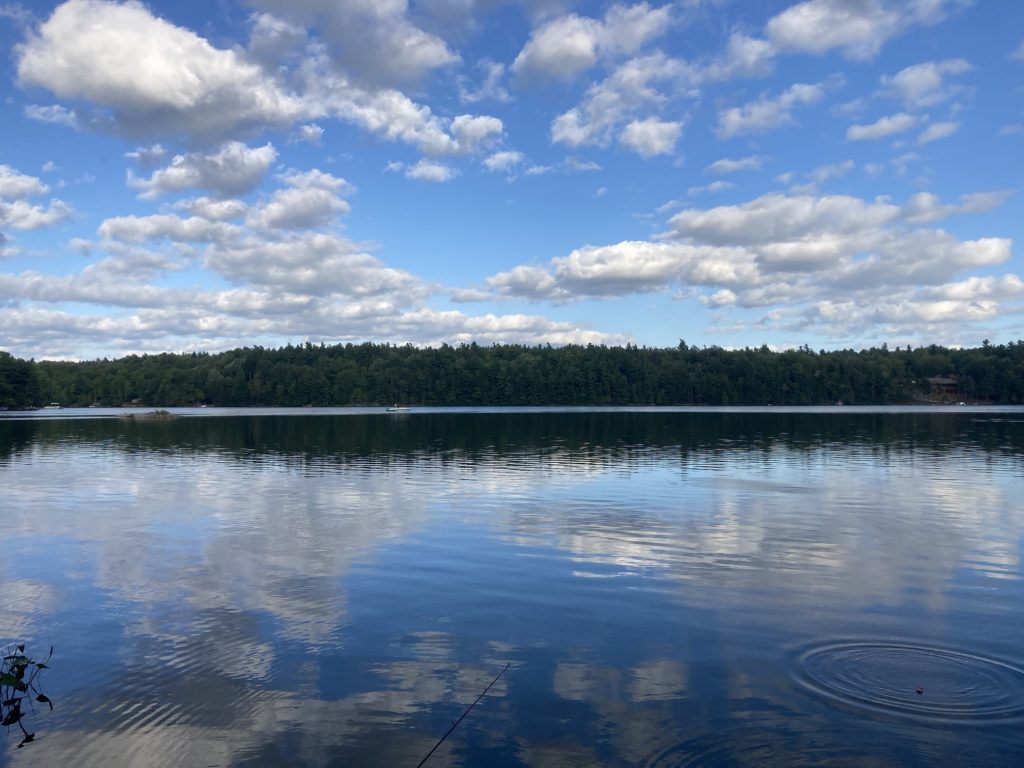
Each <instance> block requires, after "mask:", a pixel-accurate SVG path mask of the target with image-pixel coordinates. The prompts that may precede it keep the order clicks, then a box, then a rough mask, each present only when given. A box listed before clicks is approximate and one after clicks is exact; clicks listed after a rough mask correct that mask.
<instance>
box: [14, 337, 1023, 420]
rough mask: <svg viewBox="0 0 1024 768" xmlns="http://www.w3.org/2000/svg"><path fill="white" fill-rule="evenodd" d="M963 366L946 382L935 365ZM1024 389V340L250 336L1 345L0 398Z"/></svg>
mask: <svg viewBox="0 0 1024 768" xmlns="http://www.w3.org/2000/svg"><path fill="white" fill-rule="evenodd" d="M935 376H952V377H956V385H955V387H954V388H953V391H951V392H945V393H943V394H942V395H941V396H938V395H936V394H935V393H934V392H933V391H932V390H931V388H930V385H929V383H928V381H927V379H928V377H935ZM928 399H954V400H965V401H980V402H992V403H1024V341H1017V342H1011V343H1009V344H999V345H993V344H989V343H987V342H986V343H985V344H984V345H983V346H981V347H978V348H975V349H948V348H945V347H938V346H935V345H932V346H928V347H919V348H917V349H911V348H910V347H907V348H905V349H889V348H888V347H886V346H885V345H883V346H882V347H881V348H873V349H866V350H860V351H854V350H838V351H832V352H826V351H824V350H823V351H821V352H815V351H814V350H812V349H810V348H808V347H806V346H805V347H804V348H802V349H798V350H790V351H786V352H773V351H770V350H769V349H768V348H767V347H761V348H759V349H740V350H725V349H722V348H720V347H701V348H698V347H691V346H687V345H686V344H685V343H684V342H680V343H679V345H678V346H677V347H673V348H667V349H656V348H648V347H635V346H626V347H604V346H585V347H584V346H567V347H551V346H544V347H528V346H519V345H496V346H490V347H485V346H478V345H476V344H469V345H463V346H459V347H452V346H448V345H443V346H441V347H438V348H426V349H421V348H417V347H413V346H393V345H389V344H371V343H366V344H357V345H355V344H344V345H341V344H339V345H335V346H325V345H320V346H316V345H313V344H306V345H304V346H290V345H289V346H287V347H283V348H281V349H265V348H262V347H252V348H248V347H247V348H243V349H235V350H231V351H229V352H222V353H219V354H206V353H191V354H160V355H143V356H141V357H140V356H137V355H132V356H129V357H124V358H120V359H117V360H105V359H104V360H94V361H89V362H80V363H70V362H46V361H44V362H31V361H23V360H18V359H16V358H13V357H12V356H11V355H9V354H7V353H3V352H0V407H2V406H6V407H18V406H24V405H35V406H39V405H44V404H46V403H48V402H59V403H61V404H63V405H65V406H68V405H76V406H84V405H93V404H96V405H112V406H120V405H123V404H127V403H135V404H139V405H147V406H181V405H195V404H199V403H205V404H210V405H220V406H255V405H261V406H302V405H382V404H390V403H404V404H414V405H442V406H444V405H627V404H652V405H687V404H693V405H767V404H775V405H814V404H827V403H835V402H839V401H842V402H844V403H847V404H878V403H906V402H913V401H920V400H928Z"/></svg>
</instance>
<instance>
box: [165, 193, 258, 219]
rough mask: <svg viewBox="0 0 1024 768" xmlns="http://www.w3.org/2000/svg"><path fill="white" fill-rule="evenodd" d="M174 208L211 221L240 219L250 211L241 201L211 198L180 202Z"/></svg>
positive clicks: (196, 198) (197, 198)
mask: <svg viewBox="0 0 1024 768" xmlns="http://www.w3.org/2000/svg"><path fill="white" fill-rule="evenodd" d="M174 208H175V209H176V210H179V211H185V212H186V213H189V214H191V215H193V216H199V217H200V218H203V219H208V220H210V221H229V220H231V219H238V218H241V217H242V216H244V215H245V212H246V211H247V210H248V206H247V205H246V204H245V203H243V202H242V201H241V200H214V199H212V198H209V197H195V198H192V199H190V200H179V201H178V202H176V203H175V204H174Z"/></svg>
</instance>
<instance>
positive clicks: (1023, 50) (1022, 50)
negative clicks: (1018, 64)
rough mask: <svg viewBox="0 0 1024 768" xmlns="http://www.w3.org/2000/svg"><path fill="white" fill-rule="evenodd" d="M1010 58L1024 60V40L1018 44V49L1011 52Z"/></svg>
mask: <svg viewBox="0 0 1024 768" xmlns="http://www.w3.org/2000/svg"><path fill="white" fill-rule="evenodd" d="M1010 58H1011V59H1016V60H1017V61H1024V41H1021V44H1020V45H1018V46H1017V50H1015V51H1014V52H1013V53H1011V54H1010Z"/></svg>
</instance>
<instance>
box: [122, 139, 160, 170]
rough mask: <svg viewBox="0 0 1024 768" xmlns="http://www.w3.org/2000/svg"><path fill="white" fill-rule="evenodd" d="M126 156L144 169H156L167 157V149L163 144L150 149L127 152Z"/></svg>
mask: <svg viewBox="0 0 1024 768" xmlns="http://www.w3.org/2000/svg"><path fill="white" fill-rule="evenodd" d="M124 156H125V157H127V158H128V159H129V160H134V161H135V162H137V163H138V164H139V165H141V166H142V167H143V168H154V167H156V166H158V165H160V163H162V162H163V161H164V158H165V157H167V149H166V148H165V147H164V146H163V145H162V144H153V145H152V146H150V147H138V148H137V149H135V150H134V151H132V152H125V153H124Z"/></svg>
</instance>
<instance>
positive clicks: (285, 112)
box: [15, 0, 467, 154]
mask: <svg viewBox="0 0 1024 768" xmlns="http://www.w3.org/2000/svg"><path fill="white" fill-rule="evenodd" d="M266 4H268V5H274V4H276V3H274V2H271V1H270V0H267V3H266ZM280 5H281V6H282V10H284V9H285V6H286V5H287V8H289V9H293V10H294V11H295V13H296V14H298V15H299V16H303V17H304V18H305V17H306V16H309V14H312V16H311V17H310V18H312V17H313V16H315V17H317V18H320V15H323V18H327V17H328V16H329V17H330V19H334V20H337V19H342V18H345V19H347V18H349V15H352V14H354V15H355V16H354V17H359V18H360V19H362V18H363V16H367V18H370V17H372V19H370V21H371V22H372V23H373V24H377V23H378V22H379V23H380V24H381V25H383V27H386V28H387V29H388V30H390V31H389V32H388V33H387V34H388V35H390V34H391V32H394V31H395V30H398V32H399V34H398V37H388V40H389V41H390V42H391V43H396V44H397V43H399V42H402V41H403V40H404V42H408V43H410V46H409V48H401V50H398V51H392V52H391V54H393V55H391V54H389V55H387V56H384V55H381V53H380V51H381V50H386V49H387V46H385V47H384V48H379V47H374V46H377V43H378V42H379V39H378V38H377V37H375V36H374V34H375V33H373V32H372V31H368V30H367V29H364V28H362V27H360V26H359V25H356V26H351V25H350V26H349V27H346V29H347V31H344V32H343V33H339V34H351V35H356V36H359V37H360V40H359V41H357V42H358V45H356V46H355V47H349V46H342V48H343V49H344V51H348V53H347V54H346V53H343V54H341V55H349V54H351V55H352V56H354V57H359V56H364V55H365V59H366V60H365V61H364V63H365V64H366V66H367V69H366V71H365V72H364V74H366V75H367V77H368V78H369V80H368V81H367V82H363V81H362V80H357V79H354V78H353V77H352V76H351V75H350V74H346V73H343V72H340V71H339V70H338V69H337V68H336V66H335V65H336V63H337V62H336V61H334V60H332V59H331V58H330V56H329V55H328V53H327V52H325V49H324V47H323V46H322V45H317V44H313V43H309V44H308V45H307V46H306V47H305V48H304V49H302V51H301V57H299V58H296V59H295V60H294V61H289V62H288V66H286V67H281V68H265V67H264V66H263V65H261V64H260V63H259V62H258V61H257V58H254V57H253V56H250V55H249V54H248V53H246V52H245V51H244V50H242V49H239V48H232V49H220V48H216V47H214V46H213V45H211V44H210V43H209V42H208V41H207V40H206V39H204V38H202V37H200V36H199V35H197V34H196V33H194V32H193V31H191V30H189V29H185V28H183V27H178V26H175V25H174V24H171V23H170V22H168V21H166V20H163V19H159V18H157V17H155V16H153V15H152V14H151V13H150V12H149V11H148V10H147V8H146V7H145V6H143V5H142V4H141V3H135V2H129V3H124V4H118V3H115V2H108V1H107V0H68V2H66V3H64V4H62V5H60V6H58V7H57V9H56V10H55V11H54V12H53V14H52V15H51V16H50V18H49V19H47V20H46V21H45V22H43V23H42V24H41V25H40V26H39V28H38V29H37V30H36V31H35V32H33V33H32V34H30V35H29V36H28V39H27V40H26V41H25V42H24V43H23V44H21V45H19V46H17V47H16V50H15V58H16V61H17V69H18V79H19V82H20V84H21V85H22V86H37V87H41V88H45V89H47V90H49V91H50V92H52V93H54V94H55V95H57V96H58V97H59V98H62V99H67V100H74V101H86V102H89V103H90V107H89V108H88V110H86V111H87V112H88V115H87V119H86V117H85V116H83V110H76V119H77V122H78V124H79V125H83V124H84V125H86V126H88V127H90V128H93V129H96V130H111V131H116V132H118V133H122V134H126V135H130V136H137V137H146V138H156V137H165V136H166V137H169V138H173V139H176V140H177V139H181V140H184V141H186V142H189V143H191V144H193V145H195V144H203V145H208V144H210V143H216V142H217V141H221V140H224V139H227V138H231V137H233V136H236V135H237V134H238V133H239V132H241V131H245V130H252V129H262V128H268V127H282V126H286V125H291V124H293V123H297V122H302V121H309V120H315V119H318V118H323V117H326V116H334V117H337V118H339V119H341V120H344V121H346V122H350V123H353V124H355V125H358V126H360V127H361V128H363V129H364V130H367V131H370V132H372V133H375V134H377V135H380V136H382V137H384V138H385V139H387V140H389V141H402V142H406V143H409V144H413V145H415V146H416V147H418V148H419V149H420V150H421V151H423V152H427V153H431V154H444V153H455V152H460V151H467V150H466V149H465V148H462V147H460V146H459V144H458V142H457V141H456V140H455V139H453V138H452V136H450V135H449V134H448V128H449V126H450V125H451V124H452V122H453V121H451V120H448V119H445V118H441V117H438V116H437V115H434V114H433V113H432V112H431V110H430V109H429V108H428V107H426V106H424V105H422V104H417V103H416V102H414V101H412V100H411V99H410V98H409V97H407V96H406V95H404V94H403V93H401V92H400V91H397V90H394V89H391V88H382V87H380V86H379V84H376V83H377V81H378V80H379V79H380V78H383V79H385V80H386V79H387V76H390V75H395V76H398V75H402V74H403V73H405V74H409V75H414V74H415V73H416V72H422V66H428V65H429V66H433V64H436V63H438V62H439V61H441V60H449V58H450V56H451V54H450V53H446V54H443V55H441V56H440V57H438V56H435V55H434V54H436V53H437V52H438V51H439V50H440V49H438V48H437V46H436V45H435V43H434V42H431V41H432V40H434V41H435V42H436V39H434V38H432V37H431V36H427V37H426V38H424V37H421V36H419V35H418V34H416V33H414V32H410V33H409V36H408V37H407V38H402V34H404V32H403V30H405V31H406V32H408V31H409V30H408V29H406V28H405V27H404V26H403V22H402V18H404V17H403V14H404V12H405V11H404V10H403V8H404V6H402V8H398V6H396V5H395V4H394V3H391V4H388V5H385V4H377V3H365V4H362V6H360V8H356V7H355V6H354V5H339V4H336V3H333V2H331V3H328V2H326V1H324V2H317V0H308V2H303V3H300V4H294V3H287V4H285V3H284V2H281V3H280ZM335 10H336V11H337V14H335ZM346 14H348V15H346ZM396 14H397V15H396ZM354 17H353V18H354ZM261 18H262V17H261ZM392 22H394V23H392ZM261 23H262V24H263V27H262V28H263V29H264V30H265V29H266V28H267V22H266V21H265V20H264V21H263V22H257V24H256V25H255V28H256V29H257V30H258V29H261V26H260V24H261ZM368 23H369V22H368ZM342 26H344V25H342ZM325 34H326V33H325ZM424 34H425V33H424ZM428 38H429V39H428ZM421 43H422V45H421ZM389 44H390V43H389ZM442 45H443V43H442ZM367 46H369V48H367ZM399 47H401V46H399ZM339 50H340V49H339ZM445 50H447V49H445ZM432 51H433V53H431V52H432ZM371 54H372V55H371ZM432 57H433V58H432ZM451 60H454V59H451ZM431 62H433V63H431ZM429 66H428V68H429ZM370 70H374V72H371V71H370ZM377 70H379V71H377ZM385 70H386V71H385ZM389 73H390V75H389ZM371 75H373V76H371ZM376 75H380V78H377V77H376ZM57 106H58V107H59V105H57ZM55 108H56V107H55ZM62 109H63V108H62ZM54 114H57V113H54ZM61 114H63V113H61ZM40 115H42V113H40Z"/></svg>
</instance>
